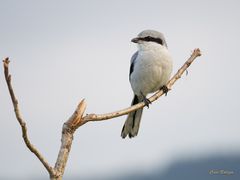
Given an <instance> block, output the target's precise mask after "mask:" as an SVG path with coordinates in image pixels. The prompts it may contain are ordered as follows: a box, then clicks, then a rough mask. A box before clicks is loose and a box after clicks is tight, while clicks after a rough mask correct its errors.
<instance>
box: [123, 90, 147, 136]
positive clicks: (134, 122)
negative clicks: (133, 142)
mask: <svg viewBox="0 0 240 180" xmlns="http://www.w3.org/2000/svg"><path fill="white" fill-rule="evenodd" d="M139 102H141V100H139V98H138V97H137V96H136V95H135V96H134V98H133V101H132V105H134V104H137V103H139ZM142 111H143V109H138V110H137V111H133V112H131V113H129V114H128V117H127V120H126V121H125V124H124V126H123V128H122V133H121V136H122V138H125V137H126V136H129V138H132V137H135V136H137V134H138V130H139V126H140V122H141V117H142Z"/></svg>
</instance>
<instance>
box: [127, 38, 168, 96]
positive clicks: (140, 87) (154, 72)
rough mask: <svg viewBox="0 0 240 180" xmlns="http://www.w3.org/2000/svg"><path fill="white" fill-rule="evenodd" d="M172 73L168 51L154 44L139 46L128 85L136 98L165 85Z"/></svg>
mask: <svg viewBox="0 0 240 180" xmlns="http://www.w3.org/2000/svg"><path fill="white" fill-rule="evenodd" d="M171 72H172V58H171V56H170V54H169V52H168V49H167V48H166V47H164V46H161V45H159V44H156V43H151V42H148V43H145V44H140V47H139V51H138V56H137V58H136V60H135V64H134V70H133V72H132V74H131V77H130V83H131V86H132V89H133V91H134V93H135V94H136V95H138V96H140V95H141V93H142V94H143V95H145V96H146V95H147V94H148V93H152V92H155V91H157V90H158V89H160V88H161V87H162V86H163V85H166V83H167V82H168V80H169V79H170V76H171Z"/></svg>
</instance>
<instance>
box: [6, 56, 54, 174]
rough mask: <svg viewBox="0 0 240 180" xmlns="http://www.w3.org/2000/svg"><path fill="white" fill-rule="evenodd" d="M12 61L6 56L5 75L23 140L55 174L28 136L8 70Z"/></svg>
mask: <svg viewBox="0 0 240 180" xmlns="http://www.w3.org/2000/svg"><path fill="white" fill-rule="evenodd" d="M9 63H10V61H9V58H5V59H4V60H3V66H4V75H5V79H6V82H7V86H8V90H9V93H10V96H11V99H12V104H13V107H14V112H15V115H16V118H17V120H18V122H19V124H20V126H21V128H22V137H23V140H24V142H25V144H26V146H27V147H28V149H29V150H30V151H31V152H32V153H34V154H35V155H36V156H37V158H38V159H39V160H40V161H41V163H42V164H43V165H44V167H45V168H46V169H47V171H48V173H49V174H54V170H53V169H52V167H51V166H50V165H49V164H48V162H47V161H46V160H45V159H44V157H43V156H42V155H41V153H40V152H39V151H38V150H37V149H36V148H35V147H34V145H33V144H31V142H30V140H29V138H28V133H27V126H26V123H25V121H24V120H23V118H22V116H21V113H20V110H19V107H18V100H17V98H16V96H15V94H14V91H13V88H12V84H11V75H10V74H9V70H8V65H9Z"/></svg>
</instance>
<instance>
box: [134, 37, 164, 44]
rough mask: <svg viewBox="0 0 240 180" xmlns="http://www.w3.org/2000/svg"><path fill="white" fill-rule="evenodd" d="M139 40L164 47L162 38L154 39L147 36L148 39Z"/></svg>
mask: <svg viewBox="0 0 240 180" xmlns="http://www.w3.org/2000/svg"><path fill="white" fill-rule="evenodd" d="M138 39H139V40H142V41H147V42H150V41H151V42H156V43H158V44H161V45H163V40H162V39H160V38H154V37H151V36H146V37H141V38H138Z"/></svg>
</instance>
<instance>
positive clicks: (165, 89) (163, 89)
mask: <svg viewBox="0 0 240 180" xmlns="http://www.w3.org/2000/svg"><path fill="white" fill-rule="evenodd" d="M160 90H162V91H163V93H164V94H165V96H167V93H168V91H169V89H168V87H167V86H166V85H164V86H162V87H161V88H160Z"/></svg>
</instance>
